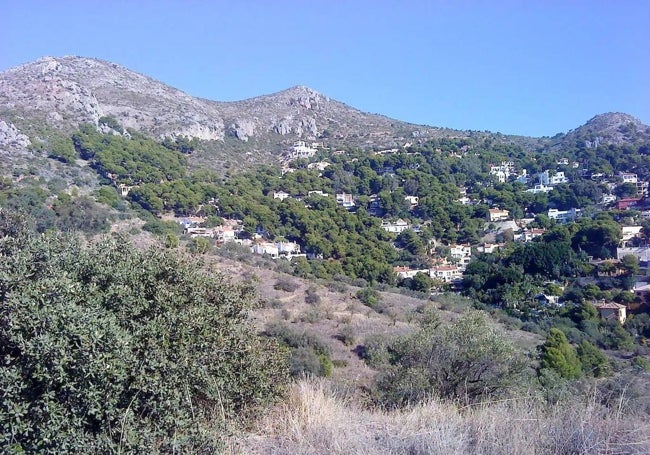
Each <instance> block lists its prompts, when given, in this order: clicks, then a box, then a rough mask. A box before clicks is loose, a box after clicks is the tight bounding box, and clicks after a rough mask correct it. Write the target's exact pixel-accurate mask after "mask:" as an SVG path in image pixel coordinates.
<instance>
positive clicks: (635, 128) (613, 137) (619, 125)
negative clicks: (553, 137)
mask: <svg viewBox="0 0 650 455" xmlns="http://www.w3.org/2000/svg"><path fill="white" fill-rule="evenodd" d="M649 141H650V127H648V125H645V124H644V123H642V122H641V121H640V120H639V119H637V118H635V117H632V116H631V115H628V114H623V113H620V112H608V113H606V114H600V115H597V116H595V117H594V118H592V119H591V120H589V121H588V122H587V123H585V124H584V125H582V126H580V127H578V128H576V129H574V130H571V131H569V132H568V133H567V134H565V135H561V140H560V142H559V144H560V145H562V146H586V147H597V146H598V145H610V144H613V145H622V144H640V143H646V142H649Z"/></svg>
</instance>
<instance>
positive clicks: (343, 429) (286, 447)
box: [229, 381, 650, 455]
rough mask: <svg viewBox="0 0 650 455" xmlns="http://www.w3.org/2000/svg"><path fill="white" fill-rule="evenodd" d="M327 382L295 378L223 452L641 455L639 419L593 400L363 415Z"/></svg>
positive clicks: (643, 423) (645, 446)
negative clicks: (271, 406)
mask: <svg viewBox="0 0 650 455" xmlns="http://www.w3.org/2000/svg"><path fill="white" fill-rule="evenodd" d="M328 384H329V383H326V382H323V381H302V382H299V383H297V384H296V385H295V386H294V388H293V391H292V393H291V395H290V397H289V398H288V399H287V400H286V401H285V402H284V403H283V404H281V405H279V406H278V407H276V408H275V409H274V410H273V411H272V412H271V413H270V414H269V415H267V416H265V417H263V418H262V419H261V420H260V422H259V424H258V426H257V428H256V429H255V430H253V431H252V432H250V433H248V434H245V435H239V436H237V437H234V438H232V439H231V441H230V446H229V451H230V453H231V454H253V455H255V454H278V455H279V454H346V455H355V454H358V455H361V454H364V455H365V454H413V455H417V454H444V455H453V454H459V455H460V454H486V455H488V454H490V455H492V454H522V455H524V454H525V455H530V454H558V455H561V454H567V455H568V454H584V455H587V454H611V455H614V454H647V453H650V425H649V424H648V422H647V420H641V419H640V420H638V421H637V420H634V419H632V418H630V417H624V416H622V415H621V414H620V413H618V412H617V411H616V410H613V411H612V410H610V409H606V408H604V407H602V406H600V405H598V404H596V403H594V402H593V400H585V402H581V401H580V400H578V399H574V400H573V401H572V402H571V403H563V404H558V405H555V406H550V407H549V406H545V405H543V404H541V403H540V402H539V401H537V400H535V399H533V398H525V399H521V400H509V401H501V402H496V403H484V404H481V405H478V406H474V407H466V408H459V407H457V406H455V405H453V404H450V403H443V402H437V401H432V402H429V403H426V404H421V405H418V406H415V407H413V408H411V409H408V410H401V411H382V410H369V409H367V408H363V407H362V406H360V405H358V404H355V403H354V402H352V401H350V400H346V399H342V398H339V397H337V394H336V393H334V392H333V391H332V390H331V388H330V386H329V385H328Z"/></svg>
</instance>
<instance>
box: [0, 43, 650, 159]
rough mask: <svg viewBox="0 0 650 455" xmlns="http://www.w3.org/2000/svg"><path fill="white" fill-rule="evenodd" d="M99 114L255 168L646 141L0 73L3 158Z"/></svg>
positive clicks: (123, 80) (641, 134) (58, 63)
mask: <svg viewBox="0 0 650 455" xmlns="http://www.w3.org/2000/svg"><path fill="white" fill-rule="evenodd" d="M103 116H110V117H114V118H115V119H116V120H118V122H119V123H120V124H121V125H122V126H124V127H125V128H133V129H135V130H137V131H140V132H142V133H144V134H147V135H149V136H153V137H155V138H158V139H162V138H164V137H178V136H185V137H188V138H196V139H199V140H202V141H207V142H211V143H214V145H213V146H212V148H211V150H213V151H214V150H219V151H220V153H225V154H226V155H228V154H231V155H232V154H236V155H238V156H241V155H242V152H244V153H245V154H252V156H254V157H256V158H252V160H253V161H255V160H262V161H264V160H266V161H268V160H269V159H273V157H274V156H275V157H276V159H277V155H278V154H280V153H281V152H282V150H283V149H286V148H287V147H288V146H289V145H290V144H291V143H292V142H294V141H295V140H308V141H319V142H323V143H324V144H325V145H328V146H331V147H345V146H347V147H363V148H393V147H403V146H405V145H407V144H409V143H413V142H421V141H425V140H428V139H433V138H441V137H468V136H477V135H478V136H490V135H491V136H492V137H498V138H499V140H503V141H510V142H514V143H517V144H519V145H521V146H522V147H524V148H537V149H539V148H542V149H544V148H556V147H561V146H563V145H566V144H573V145H575V144H576V143H580V141H583V142H584V143H586V144H588V146H591V145H594V144H595V145H598V144H606V143H621V142H632V143H634V142H635V141H637V140H638V139H639V138H640V140H647V139H650V128H649V127H648V126H647V125H644V124H643V123H642V122H641V121H640V120H638V119H636V118H634V117H632V116H630V115H628V114H622V113H606V114H599V115H597V116H595V117H593V118H592V119H590V120H589V121H588V122H587V123H585V124H584V125H582V126H580V127H578V128H576V129H574V130H571V131H569V132H567V133H561V134H559V135H556V136H554V138H534V137H527V136H514V135H502V134H500V133H489V132H478V131H471V130H455V129H450V128H444V127H435V126H427V125H416V124H412V123H408V122H404V121H401V120H397V119H392V118H389V117H387V116H383V115H378V114H370V113H367V112H363V111H361V110H358V109H356V108H354V107H352V106H349V105H347V104H346V103H344V102H341V101H337V100H334V99H332V98H330V97H328V96H327V95H324V94H322V93H320V92H318V91H316V90H314V89H312V88H310V87H307V86H305V85H296V86H293V87H289V88H287V89H284V90H281V91H279V92H275V93H271V94H266V95H260V96H257V97H252V98H248V99H244V100H239V101H215V100H208V99H205V98H199V97H194V96H191V95H189V94H187V93H185V92H183V91H182V90H179V89H177V88H175V87H172V86H169V85H167V84H164V83H163V82H160V81H158V80H156V79H154V78H152V77H150V76H147V75H144V74H141V73H138V72H135V71H132V70H130V69H128V68H126V67H124V66H122V65H119V64H116V63H113V62H109V61H105V60H101V59H97V58H86V57H77V56H64V57H42V58H40V59H38V60H36V61H33V62H28V63H25V64H22V65H19V66H17V67H14V68H11V69H8V70H6V71H3V72H0V122H2V123H0V152H4V154H5V155H6V154H7V153H14V152H15V153H18V152H20V151H23V152H24V149H25V147H26V143H27V142H28V140H34V139H36V140H40V139H42V138H43V136H47V134H48V131H50V130H57V131H62V132H64V133H66V134H69V133H70V132H72V131H74V130H75V129H76V128H77V127H78V125H79V124H80V123H93V124H95V125H97V124H98V121H99V119H100V118H101V117H103ZM26 138H28V140H26ZM30 138H31V139H30ZM208 149H210V147H208ZM234 150H236V152H234ZM235 158H237V157H235Z"/></svg>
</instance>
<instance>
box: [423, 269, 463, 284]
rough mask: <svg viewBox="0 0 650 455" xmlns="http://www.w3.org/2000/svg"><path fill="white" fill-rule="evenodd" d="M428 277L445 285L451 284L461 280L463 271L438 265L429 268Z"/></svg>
mask: <svg viewBox="0 0 650 455" xmlns="http://www.w3.org/2000/svg"><path fill="white" fill-rule="evenodd" d="M429 276H430V277H431V278H434V279H438V280H441V281H444V282H445V283H453V282H455V281H460V280H462V279H463V271H462V270H461V269H460V267H457V266H455V265H440V266H437V267H432V268H430V269H429Z"/></svg>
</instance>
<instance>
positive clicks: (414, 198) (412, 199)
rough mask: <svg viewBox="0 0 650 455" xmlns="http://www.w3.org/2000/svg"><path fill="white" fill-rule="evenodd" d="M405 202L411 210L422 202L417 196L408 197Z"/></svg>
mask: <svg viewBox="0 0 650 455" xmlns="http://www.w3.org/2000/svg"><path fill="white" fill-rule="evenodd" d="M404 200H405V201H406V202H408V203H409V204H410V205H411V208H414V207H417V205H418V203H419V202H420V198H418V197H417V196H406V197H405V198H404Z"/></svg>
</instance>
